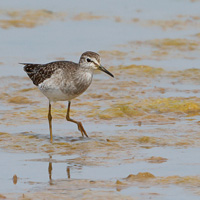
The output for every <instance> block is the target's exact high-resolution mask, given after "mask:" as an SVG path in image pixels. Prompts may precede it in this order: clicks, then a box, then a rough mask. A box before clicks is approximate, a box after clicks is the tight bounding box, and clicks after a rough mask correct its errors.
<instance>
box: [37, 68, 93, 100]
mask: <svg viewBox="0 0 200 200" xmlns="http://www.w3.org/2000/svg"><path fill="white" fill-rule="evenodd" d="M62 75H63V74H62V72H61V71H59V70H58V71H57V73H56V74H54V75H52V76H51V78H48V79H46V80H45V81H43V82H42V83H40V84H39V85H38V88H39V89H40V91H41V92H42V93H43V94H44V95H45V96H46V97H47V98H48V99H49V101H54V102H55V101H70V100H71V99H74V98H75V97H77V96H79V95H80V94H82V93H83V92H84V91H85V90H86V89H87V88H88V87H89V85H90V83H91V80H92V75H91V74H89V75H90V76H89V75H88V73H86V74H84V75H85V76H82V80H83V81H84V83H87V84H85V85H84V87H83V86H82V85H81V86H78V87H77V85H75V84H74V82H73V80H68V81H66V80H65V79H64V78H63V77H62ZM80 81H81V79H80Z"/></svg>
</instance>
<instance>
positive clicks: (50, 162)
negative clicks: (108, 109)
mask: <svg viewBox="0 0 200 200" xmlns="http://www.w3.org/2000/svg"><path fill="white" fill-rule="evenodd" d="M49 160H50V161H49V166H48V173H49V184H50V185H52V184H53V183H52V172H53V165H52V161H51V160H52V156H51V155H50V156H49ZM66 172H67V178H68V179H70V177H71V175H70V167H69V166H67V169H66Z"/></svg>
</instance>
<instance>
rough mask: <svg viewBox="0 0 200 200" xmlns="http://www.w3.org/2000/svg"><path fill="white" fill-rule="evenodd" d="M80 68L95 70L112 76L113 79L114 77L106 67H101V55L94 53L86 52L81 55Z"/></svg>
mask: <svg viewBox="0 0 200 200" xmlns="http://www.w3.org/2000/svg"><path fill="white" fill-rule="evenodd" d="M79 64H80V66H83V67H84V68H89V69H94V70H101V71H103V72H105V73H106V74H108V75H110V76H111V77H114V76H113V74H111V73H110V72H109V71H108V70H107V69H106V68H105V67H103V66H102V65H101V59H100V56H99V54H97V53H95V52H92V51H86V52H85V53H83V54H82V55H81V58H80V61H79Z"/></svg>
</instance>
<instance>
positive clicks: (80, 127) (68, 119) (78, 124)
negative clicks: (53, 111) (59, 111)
mask: <svg viewBox="0 0 200 200" xmlns="http://www.w3.org/2000/svg"><path fill="white" fill-rule="evenodd" d="M70 105H71V101H69V102H68V108H67V115H66V120H67V121H70V122H73V123H76V124H77V126H78V130H79V131H80V132H81V134H82V136H83V137H84V135H85V136H86V137H88V135H87V133H86V131H85V129H84V128H83V125H82V123H81V122H78V121H75V120H74V119H71V118H70V116H69V113H70Z"/></svg>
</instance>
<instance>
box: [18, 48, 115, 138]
mask: <svg viewBox="0 0 200 200" xmlns="http://www.w3.org/2000/svg"><path fill="white" fill-rule="evenodd" d="M20 64H23V65H25V66H24V71H25V72H26V73H27V74H28V76H29V78H30V79H31V80H32V81H33V84H34V85H36V86H37V87H38V88H39V89H40V91H41V92H42V93H43V94H44V95H45V96H46V97H47V98H48V100H49V112H48V121H49V131H50V141H51V142H52V141H53V136H52V116H51V102H56V101H68V108H67V115H66V120H67V121H70V122H73V123H76V124H77V126H78V129H79V130H80V132H81V134H82V136H83V137H84V135H85V136H86V137H88V135H87V133H86V131H85V129H84V128H83V125H82V123H81V122H79V121H76V120H74V119H72V118H70V105H71V100H72V99H74V98H76V97H77V96H79V95H81V94H82V93H83V92H85V91H86V89H87V88H88V87H89V86H90V84H91V82H92V77H93V73H94V70H97V69H98V70H101V71H103V72H105V73H107V74H108V75H110V76H111V77H114V76H113V75H112V74H111V73H110V72H109V71H108V70H106V69H105V68H104V67H103V66H102V65H101V64H100V56H99V54H97V53H95V52H92V51H87V52H85V53H83V54H82V55H81V57H80V60H79V63H74V62H71V61H55V62H51V63H47V64H30V63H20Z"/></svg>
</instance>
